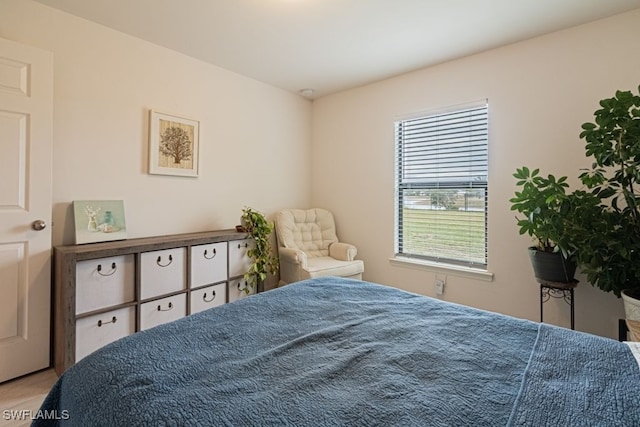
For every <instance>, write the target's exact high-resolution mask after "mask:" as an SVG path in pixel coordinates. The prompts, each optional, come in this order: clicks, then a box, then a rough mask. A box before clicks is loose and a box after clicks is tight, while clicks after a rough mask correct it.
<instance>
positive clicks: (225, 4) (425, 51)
mask: <svg viewBox="0 0 640 427" xmlns="http://www.w3.org/2000/svg"><path fill="white" fill-rule="evenodd" d="M36 1H39V2H40V3H43V4H46V5H49V6H52V7H54V8H57V9H61V10H64V11H66V12H69V13H71V14H74V15H77V16H80V17H83V18H86V19H88V20H91V21H94V22H97V23H100V24H103V25H105V26H107V27H111V28H114V29H116V30H119V31H122V32H124V33H128V34H130V35H133V36H135V37H139V38H141V39H144V40H148V41H150V42H152V43H155V44H158V45H161V46H165V47H167V48H170V49H173V50H176V51H179V52H182V53H185V54H187V55H189V56H192V57H195V58H198V59H201V60H203V61H206V62H209V63H212V64H215V65H217V66H220V67H222V68H226V69H228V70H231V71H234V72H237V73H239V74H242V75H245V76H248V77H251V78H254V79H256V80H260V81H262V82H265V83H268V84H271V85H273V86H276V87H280V88H282V89H285V90H289V91H292V92H295V93H299V92H300V90H301V89H305V88H311V89H313V90H314V94H313V96H312V97H313V98H317V97H319V96H323V95H327V94H330V93H333V92H337V91H340V90H344V89H347V88H352V87H356V86H361V85H364V84H367V83H371V82H374V81H377V80H381V79H384V78H387V77H391V76H395V75H398V74H403V73H406V72H408V71H412V70H416V69H419V68H422V67H426V66H430V65H433V64H437V63H440V62H444V61H448V60H451V59H454V58H459V57H462V56H466V55H469V54H473V53H476V52H480V51H483V50H487V49H491V48H494V47H498V46H502V45H505V44H510V43H513V42H517V41H520V40H524V39H528V38H531V37H534V36H537V35H541V34H545V33H549V32H552V31H557V30H560V29H563V28H568V27H571V26H575V25H579V24H582V23H586V22H590V21H593V20H596V19H600V18H604V17H607V16H611V15H615V14H618V13H622V12H625V11H629V10H631V9H635V8H638V7H640V0H36ZM639 25H640V23H639Z"/></svg>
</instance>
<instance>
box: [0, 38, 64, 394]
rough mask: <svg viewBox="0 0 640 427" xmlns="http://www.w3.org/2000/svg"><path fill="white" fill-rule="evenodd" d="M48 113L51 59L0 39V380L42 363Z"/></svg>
mask: <svg viewBox="0 0 640 427" xmlns="http://www.w3.org/2000/svg"><path fill="white" fill-rule="evenodd" d="M52 110H53V55H52V54H51V53H49V52H45V51H42V50H40V49H35V48H32V47H29V46H25V45H21V44H18V43H15V42H12V41H9V40H5V39H1V38H0V382H2V381H6V380H9V379H12V378H15V377H18V376H20V375H24V374H28V373H30V372H33V371H36V370H38V369H43V368H46V367H48V366H49V336H50V304H51V163H52V162H51V160H52V142H51V141H52ZM38 221H41V222H40V223H39V222H38ZM43 226H44V228H43V229H40V228H42V227H43ZM38 229H40V230H38Z"/></svg>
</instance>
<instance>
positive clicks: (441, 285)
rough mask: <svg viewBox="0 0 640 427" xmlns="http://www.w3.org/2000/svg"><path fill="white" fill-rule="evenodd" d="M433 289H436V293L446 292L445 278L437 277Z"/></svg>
mask: <svg viewBox="0 0 640 427" xmlns="http://www.w3.org/2000/svg"><path fill="white" fill-rule="evenodd" d="M433 289H434V290H435V291H436V295H442V294H443V293H444V280H442V279H436V280H435V281H434V282H433Z"/></svg>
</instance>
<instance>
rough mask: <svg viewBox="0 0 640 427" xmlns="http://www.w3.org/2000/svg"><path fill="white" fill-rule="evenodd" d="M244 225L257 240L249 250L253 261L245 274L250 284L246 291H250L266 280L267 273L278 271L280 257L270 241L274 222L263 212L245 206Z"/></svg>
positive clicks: (243, 211)
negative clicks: (275, 253) (275, 252)
mask: <svg viewBox="0 0 640 427" xmlns="http://www.w3.org/2000/svg"><path fill="white" fill-rule="evenodd" d="M242 227H243V228H244V231H245V232H246V233H247V234H248V235H249V237H250V238H252V239H253V240H254V242H255V247H252V248H250V249H249V250H248V251H247V255H248V256H249V258H251V260H252V263H251V266H250V267H249V270H248V271H247V272H246V273H245V275H244V279H245V281H246V282H247V285H248V287H246V288H245V292H247V293H249V292H250V289H253V288H254V287H255V286H256V285H257V284H258V283H260V282H264V281H265V280H266V278H267V274H276V273H277V272H278V258H277V256H275V255H274V253H273V249H272V247H271V242H270V241H269V238H270V236H271V233H272V232H273V229H274V224H273V222H269V221H267V219H266V218H265V216H264V215H263V214H262V213H260V212H258V211H255V210H253V209H252V208H249V207H245V208H244V209H243V210H242Z"/></svg>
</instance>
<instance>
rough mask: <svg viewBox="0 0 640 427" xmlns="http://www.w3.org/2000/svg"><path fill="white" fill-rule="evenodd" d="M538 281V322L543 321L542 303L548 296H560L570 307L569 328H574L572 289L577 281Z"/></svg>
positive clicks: (576, 284) (547, 299)
mask: <svg viewBox="0 0 640 427" xmlns="http://www.w3.org/2000/svg"><path fill="white" fill-rule="evenodd" d="M539 283H540V322H543V321H544V320H543V318H544V312H543V305H544V303H545V302H547V301H549V299H550V298H562V299H564V301H565V302H566V303H567V304H569V306H570V307H571V329H575V307H574V290H575V288H576V286H578V281H577V280H574V281H572V282H548V281H541V282H539Z"/></svg>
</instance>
